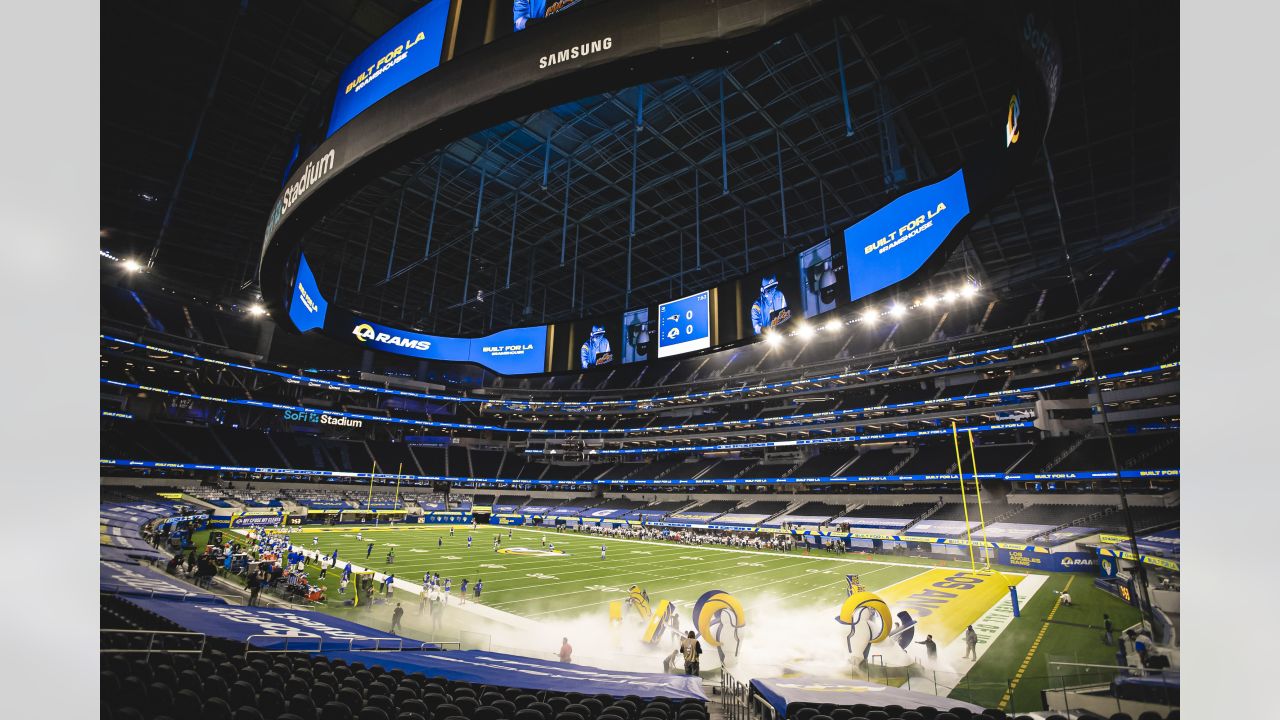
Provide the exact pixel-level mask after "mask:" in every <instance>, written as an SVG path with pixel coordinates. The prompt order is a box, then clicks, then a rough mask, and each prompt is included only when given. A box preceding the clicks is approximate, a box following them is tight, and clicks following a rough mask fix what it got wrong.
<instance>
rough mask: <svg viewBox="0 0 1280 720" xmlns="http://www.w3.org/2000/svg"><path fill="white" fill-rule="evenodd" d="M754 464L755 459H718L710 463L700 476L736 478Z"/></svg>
mask: <svg viewBox="0 0 1280 720" xmlns="http://www.w3.org/2000/svg"><path fill="white" fill-rule="evenodd" d="M755 464H756V461H755V460H720V461H719V462H716V463H715V464H713V465H711V466H710V467H709V468H708V469H707V471H706V472H704V473H703V474H702V475H701V477H705V478H736V477H738V476H739V475H740V474H741V473H742V472H743V471H745V470H746V469H747V468H749V467H751V466H752V465H755ZM704 466H705V465H704Z"/></svg>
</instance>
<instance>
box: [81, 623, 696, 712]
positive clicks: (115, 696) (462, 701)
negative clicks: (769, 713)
mask: <svg viewBox="0 0 1280 720" xmlns="http://www.w3.org/2000/svg"><path fill="white" fill-rule="evenodd" d="M121 604H122V605H125V603H121ZM106 617H109V616H108V615H107V613H106V612H105V611H104V619H105V618H106ZM226 650H228V652H223V649H219V648H207V649H205V650H204V651H203V652H201V651H199V650H189V651H185V652H177V651H172V652H155V653H148V654H145V655H126V654H123V653H111V652H109V651H107V652H103V653H102V655H101V667H100V684H101V703H102V717H103V718H110V719H112V720H118V719H129V720H132V719H135V718H148V719H150V718H193V719H194V718H219V719H222V718H225V719H226V720H231V719H232V718H234V719H235V720H267V719H269V720H275V719H276V718H281V719H282V720H283V719H284V718H288V719H289V720H295V719H296V720H428V719H434V720H453V719H454V718H478V719H479V720H570V719H572V718H576V719H577V720H608V719H609V718H615V719H616V720H640V719H641V718H653V720H706V719H707V718H708V710H707V705H706V703H705V702H703V701H701V700H691V699H690V700H675V699H667V698H655V699H652V700H644V699H641V698H640V697H639V696H636V695H628V696H625V697H623V696H612V695H604V694H599V695H587V694H582V693H577V692H556V691H546V690H525V689H521V688H514V687H505V686H497V685H486V684H482V683H471V682H465V681H461V680H447V679H445V678H443V677H428V676H426V675H424V674H422V673H418V672H413V673H406V672H404V671H403V670H401V669H399V668H393V669H390V670H388V669H386V668H385V667H383V666H381V665H377V664H372V665H368V666H366V665H365V664H364V663H362V662H359V661H353V662H351V663H350V664H348V663H347V662H346V661H345V660H344V659H342V658H332V657H326V656H324V655H319V654H316V655H307V654H303V653H287V654H274V653H270V654H269V653H262V652H254V651H251V652H249V653H247V654H240V653H236V652H235V651H234V650H233V649H231V648H226ZM388 664H391V663H390V659H389V661H388Z"/></svg>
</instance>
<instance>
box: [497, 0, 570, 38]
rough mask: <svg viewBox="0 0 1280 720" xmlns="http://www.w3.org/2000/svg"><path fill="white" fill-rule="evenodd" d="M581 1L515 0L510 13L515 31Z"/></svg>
mask: <svg viewBox="0 0 1280 720" xmlns="http://www.w3.org/2000/svg"><path fill="white" fill-rule="evenodd" d="M580 2H582V0H552V1H551V2H548V1H547V0H515V2H513V3H512V5H511V15H512V18H513V19H514V20H515V28H516V31H517V32H518V31H520V30H524V29H525V28H526V27H528V26H529V25H536V24H538V23H539V22H541V21H543V20H545V19H546V18H549V17H551V16H552V15H555V14H556V13H558V12H562V11H564V10H568V9H569V8H571V7H573V6H574V5H577V4H578V3H580Z"/></svg>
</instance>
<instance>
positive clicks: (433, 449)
mask: <svg viewBox="0 0 1280 720" xmlns="http://www.w3.org/2000/svg"><path fill="white" fill-rule="evenodd" d="M409 450H410V451H411V452H412V453H413V457H414V458H415V459H416V460H417V461H418V467H420V468H422V472H423V473H424V474H426V475H445V474H447V472H448V469H447V468H446V467H445V452H444V448H442V447H440V446H439V445H410V446H409Z"/></svg>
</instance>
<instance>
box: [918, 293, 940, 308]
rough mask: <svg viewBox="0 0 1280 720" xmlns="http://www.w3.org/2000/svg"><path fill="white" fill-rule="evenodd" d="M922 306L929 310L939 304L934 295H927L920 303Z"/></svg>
mask: <svg viewBox="0 0 1280 720" xmlns="http://www.w3.org/2000/svg"><path fill="white" fill-rule="evenodd" d="M920 304H921V305H923V306H925V307H927V308H931V307H933V306H934V305H937V304H938V298H937V297H936V296H934V295H925V296H924V298H923V299H922V300H921V301H920Z"/></svg>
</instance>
